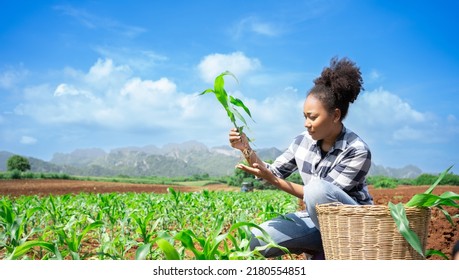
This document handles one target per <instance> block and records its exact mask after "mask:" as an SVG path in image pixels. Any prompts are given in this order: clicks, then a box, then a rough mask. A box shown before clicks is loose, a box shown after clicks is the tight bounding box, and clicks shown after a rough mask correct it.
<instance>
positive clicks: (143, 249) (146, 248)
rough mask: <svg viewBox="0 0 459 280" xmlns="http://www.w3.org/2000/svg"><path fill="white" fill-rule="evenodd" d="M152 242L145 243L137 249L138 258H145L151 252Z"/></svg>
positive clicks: (136, 257)
mask: <svg viewBox="0 0 459 280" xmlns="http://www.w3.org/2000/svg"><path fill="white" fill-rule="evenodd" d="M150 248H151V243H147V244H143V245H142V246H140V247H139V248H137V250H136V251H135V259H136V260H145V259H146V258H147V256H148V254H149V253H150Z"/></svg>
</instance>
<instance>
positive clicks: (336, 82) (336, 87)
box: [314, 57, 363, 103]
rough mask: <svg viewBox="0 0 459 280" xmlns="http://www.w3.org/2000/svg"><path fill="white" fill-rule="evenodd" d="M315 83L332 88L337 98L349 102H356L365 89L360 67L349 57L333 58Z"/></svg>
mask: <svg viewBox="0 0 459 280" xmlns="http://www.w3.org/2000/svg"><path fill="white" fill-rule="evenodd" d="M314 84H315V85H323V86H325V87H328V88H331V90H332V92H333V94H334V95H335V97H336V99H337V100H341V101H346V102H349V103H352V102H354V101H355V100H356V99H357V96H358V95H359V93H360V91H361V90H363V86H362V85H363V79H362V74H361V73H360V69H359V68H358V67H357V66H356V65H355V63H354V62H352V61H351V60H349V59H347V58H342V59H339V60H338V58H337V57H334V58H332V59H331V61H330V66H329V67H326V68H324V69H323V71H322V73H321V75H320V77H318V78H316V79H315V80H314Z"/></svg>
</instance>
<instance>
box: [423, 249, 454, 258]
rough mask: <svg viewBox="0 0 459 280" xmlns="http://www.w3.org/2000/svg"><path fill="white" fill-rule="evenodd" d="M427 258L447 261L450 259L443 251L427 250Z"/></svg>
mask: <svg viewBox="0 0 459 280" xmlns="http://www.w3.org/2000/svg"><path fill="white" fill-rule="evenodd" d="M426 256H439V257H441V258H443V259H445V260H448V259H449V258H448V256H447V255H445V254H444V253H443V252H442V251H439V250H432V249H429V250H426Z"/></svg>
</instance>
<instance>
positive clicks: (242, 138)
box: [229, 128, 250, 151]
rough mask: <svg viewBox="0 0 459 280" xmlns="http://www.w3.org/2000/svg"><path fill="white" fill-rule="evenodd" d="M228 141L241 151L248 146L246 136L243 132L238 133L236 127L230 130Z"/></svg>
mask: <svg viewBox="0 0 459 280" xmlns="http://www.w3.org/2000/svg"><path fill="white" fill-rule="evenodd" d="M229 142H230V145H231V147H233V148H235V149H238V150H241V151H242V150H244V149H248V148H250V146H249V140H248V139H247V136H246V135H245V134H244V133H239V131H238V130H237V129H236V128H233V129H231V130H230V132H229Z"/></svg>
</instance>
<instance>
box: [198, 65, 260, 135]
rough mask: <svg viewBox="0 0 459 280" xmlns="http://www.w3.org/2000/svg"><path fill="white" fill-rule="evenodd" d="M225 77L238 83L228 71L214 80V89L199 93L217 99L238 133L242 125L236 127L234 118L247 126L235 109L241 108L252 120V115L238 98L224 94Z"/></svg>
mask: <svg viewBox="0 0 459 280" xmlns="http://www.w3.org/2000/svg"><path fill="white" fill-rule="evenodd" d="M227 75H229V76H232V77H233V78H234V79H235V80H236V82H238V80H237V78H236V76H235V75H234V74H233V73H231V72H230V71H225V72H223V73H221V74H220V75H218V76H217V77H216V78H215V81H214V88H209V89H206V90H204V91H203V92H201V94H200V95H203V94H206V93H213V94H214V95H215V97H216V98H217V100H218V101H219V102H220V104H221V105H222V106H223V108H224V109H225V111H226V114H227V115H228V118H229V119H230V121H231V122H232V123H233V125H234V127H235V128H237V130H238V131H239V132H242V130H243V128H244V126H242V125H241V126H238V125H237V124H236V118H237V119H239V120H240V121H241V122H242V123H243V124H244V125H245V126H246V127H247V128H248V126H247V122H246V120H245V119H244V117H243V116H242V114H241V113H239V111H238V110H237V108H236V107H240V108H242V109H243V110H244V111H245V113H246V114H247V115H248V116H249V117H250V118H251V119H252V120H253V118H252V114H251V113H250V110H249V108H247V106H245V104H244V102H242V101H241V100H240V99H238V98H235V97H234V96H231V95H229V94H228V93H227V92H226V90H225V80H224V77H225V76H227Z"/></svg>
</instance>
